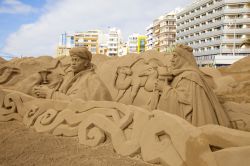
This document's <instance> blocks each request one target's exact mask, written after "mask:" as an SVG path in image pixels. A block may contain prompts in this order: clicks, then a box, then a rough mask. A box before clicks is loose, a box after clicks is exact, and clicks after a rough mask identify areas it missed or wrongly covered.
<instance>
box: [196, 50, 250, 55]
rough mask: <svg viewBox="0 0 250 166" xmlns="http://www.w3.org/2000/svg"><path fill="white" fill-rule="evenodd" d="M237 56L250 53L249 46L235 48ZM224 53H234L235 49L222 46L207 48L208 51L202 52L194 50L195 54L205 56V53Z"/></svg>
mask: <svg viewBox="0 0 250 166" xmlns="http://www.w3.org/2000/svg"><path fill="white" fill-rule="evenodd" d="M234 52H235V54H236V56H238V55H243V54H250V49H249V48H245V49H244V48H240V49H235V51H234ZM223 54H229V55H233V49H228V48H222V49H212V50H206V51H200V52H194V56H205V55H223Z"/></svg>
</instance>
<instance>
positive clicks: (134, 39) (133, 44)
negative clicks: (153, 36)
mask: <svg viewBox="0 0 250 166" xmlns="http://www.w3.org/2000/svg"><path fill="white" fill-rule="evenodd" d="M146 43H147V36H144V35H140V34H138V33H133V34H131V35H129V37H128V42H127V49H128V53H141V52H145V50H146Z"/></svg>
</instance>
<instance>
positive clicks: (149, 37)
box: [146, 24, 153, 50]
mask: <svg viewBox="0 0 250 166" xmlns="http://www.w3.org/2000/svg"><path fill="white" fill-rule="evenodd" d="M146 31H147V33H146V36H147V43H146V50H152V49H153V24H150V25H149V26H148V27H147V28H146Z"/></svg>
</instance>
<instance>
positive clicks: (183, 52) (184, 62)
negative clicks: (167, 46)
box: [171, 44, 198, 69]
mask: <svg viewBox="0 0 250 166" xmlns="http://www.w3.org/2000/svg"><path fill="white" fill-rule="evenodd" d="M171 63H172V67H173V69H179V68H181V67H183V66H192V67H195V68H198V66H197V63H196V61H195V58H194V55H193V48H192V47H189V46H187V45H183V44H177V45H176V47H175V49H174V51H173V58H172V60H171Z"/></svg>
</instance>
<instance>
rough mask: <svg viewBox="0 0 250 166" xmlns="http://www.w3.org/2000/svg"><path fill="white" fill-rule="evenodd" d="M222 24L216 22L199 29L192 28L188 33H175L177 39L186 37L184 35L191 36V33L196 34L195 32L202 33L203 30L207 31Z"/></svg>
mask: <svg viewBox="0 0 250 166" xmlns="http://www.w3.org/2000/svg"><path fill="white" fill-rule="evenodd" d="M222 24H223V22H222V21H216V22H214V23H211V24H206V25H203V26H201V27H199V28H194V29H192V30H188V31H185V32H180V33H177V37H181V36H186V35H188V34H192V33H197V32H200V31H203V30H207V29H210V28H213V27H217V26H220V25H222Z"/></svg>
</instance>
